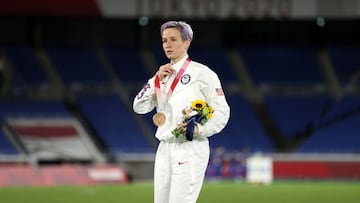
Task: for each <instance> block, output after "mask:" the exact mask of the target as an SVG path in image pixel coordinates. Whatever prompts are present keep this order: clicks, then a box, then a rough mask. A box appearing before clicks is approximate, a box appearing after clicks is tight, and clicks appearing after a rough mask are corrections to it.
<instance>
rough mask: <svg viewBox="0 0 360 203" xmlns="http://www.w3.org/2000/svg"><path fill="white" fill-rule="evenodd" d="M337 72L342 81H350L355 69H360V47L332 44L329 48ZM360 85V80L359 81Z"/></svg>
mask: <svg viewBox="0 0 360 203" xmlns="http://www.w3.org/2000/svg"><path fill="white" fill-rule="evenodd" d="M327 50H328V53H329V55H330V58H331V61H332V63H333V65H334V68H335V72H336V74H337V76H338V79H339V80H340V83H341V84H343V85H345V84H347V83H349V81H350V76H351V74H352V73H353V72H354V71H356V70H357V71H360V48H359V47H350V46H347V47H346V46H330V47H328V48H327ZM357 84H359V85H360V80H358V83H357Z"/></svg>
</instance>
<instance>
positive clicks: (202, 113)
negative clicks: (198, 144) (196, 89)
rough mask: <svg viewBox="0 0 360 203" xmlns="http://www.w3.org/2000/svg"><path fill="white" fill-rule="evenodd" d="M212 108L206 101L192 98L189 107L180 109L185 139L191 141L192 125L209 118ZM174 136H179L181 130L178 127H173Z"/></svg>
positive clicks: (201, 123)
mask: <svg viewBox="0 0 360 203" xmlns="http://www.w3.org/2000/svg"><path fill="white" fill-rule="evenodd" d="M213 113H214V109H213V108H212V106H210V105H209V104H208V103H206V102H205V101H203V100H194V101H193V102H191V106H190V107H186V108H184V109H183V110H182V114H183V117H182V119H181V122H182V123H186V124H187V127H186V133H185V136H186V139H187V140H189V141H191V140H192V139H193V137H194V125H195V123H198V124H200V125H204V124H205V123H206V122H207V121H208V120H209V119H211V118H212V116H213ZM171 133H172V134H173V135H175V137H176V138H177V137H179V136H180V135H181V134H182V132H181V129H180V128H175V129H174V130H173V131H172V132H171Z"/></svg>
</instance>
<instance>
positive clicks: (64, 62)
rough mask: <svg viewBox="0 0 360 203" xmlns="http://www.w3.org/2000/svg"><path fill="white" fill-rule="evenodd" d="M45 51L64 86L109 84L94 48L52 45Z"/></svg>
mask: <svg viewBox="0 0 360 203" xmlns="http://www.w3.org/2000/svg"><path fill="white" fill-rule="evenodd" d="M46 50H47V51H48V53H49V56H50V58H51V60H52V61H53V63H54V65H55V68H56V70H57V71H58V73H59V75H60V77H61V78H62V79H63V81H64V82H65V84H67V85H71V84H85V85H104V84H110V82H111V81H110V80H109V78H108V77H107V75H106V73H105V71H104V69H103V68H102V64H101V62H100V60H99V58H98V56H97V51H96V48H95V47H91V46H80V45H78V46H76V45H56V46H55V45H54V46H48V47H47V48H46Z"/></svg>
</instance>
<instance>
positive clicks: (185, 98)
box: [133, 56, 230, 142]
mask: <svg viewBox="0 0 360 203" xmlns="http://www.w3.org/2000/svg"><path fill="white" fill-rule="evenodd" d="M187 58H188V56H185V57H184V58H183V59H182V60H180V61H179V62H178V63H176V64H174V65H173V66H172V67H173V68H174V69H175V70H176V72H175V74H173V75H171V76H170V78H169V79H168V81H166V82H160V89H161V94H162V96H161V98H162V100H161V102H162V103H164V100H165V98H166V95H167V93H168V91H169V89H170V86H171V84H172V82H173V80H174V78H175V75H176V73H177V72H178V71H179V70H180V69H181V67H182V65H183V63H184V62H185V60H186V59H187ZM155 89H156V88H155V76H153V77H152V78H150V79H149V80H148V83H147V84H146V85H145V86H144V87H143V88H142V90H141V91H140V92H139V93H138V94H137V96H136V97H135V98H134V102H133V109H134V111H135V112H136V113H138V114H146V113H149V112H151V111H152V110H153V109H154V108H155V107H156V110H157V111H161V112H163V113H165V115H166V118H167V120H166V122H165V124H164V125H163V126H160V127H158V128H157V131H156V134H155V136H156V138H157V139H159V140H160V141H175V142H177V141H179V142H185V141H186V138H185V136H180V137H178V138H175V136H174V135H173V134H172V133H171V131H172V130H173V129H175V128H176V127H177V124H178V123H179V121H180V120H181V118H182V116H183V115H182V113H181V111H182V110H183V109H184V108H185V107H189V106H191V102H192V101H194V100H198V99H201V100H204V101H205V102H207V103H208V104H209V105H210V106H212V107H213V109H214V113H213V117H212V118H211V119H210V120H209V121H208V122H207V123H205V124H204V125H200V124H198V127H199V134H198V135H194V139H202V138H206V137H210V136H212V135H214V134H217V133H219V132H220V131H221V130H222V129H223V128H224V127H225V126H226V124H227V122H228V120H229V117H230V107H229V105H228V104H227V101H226V99H225V95H224V92H223V90H222V86H221V82H220V80H219V78H218V76H217V74H216V73H215V72H214V71H212V70H211V69H210V68H208V67H207V66H205V65H203V64H200V63H198V62H195V61H191V62H190V64H189V66H188V67H187V69H186V70H185V72H184V73H183V75H182V77H181V79H180V80H179V82H178V83H177V86H176V87H175V89H174V91H173V94H172V95H171V97H170V98H169V100H168V101H167V102H166V103H165V104H164V105H163V104H160V105H159V104H158V102H157V99H156V93H155ZM161 105H163V106H164V108H162V107H161ZM160 108H161V109H160Z"/></svg>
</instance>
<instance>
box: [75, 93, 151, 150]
mask: <svg viewBox="0 0 360 203" xmlns="http://www.w3.org/2000/svg"><path fill="white" fill-rule="evenodd" d="M77 103H78V104H79V107H80V109H81V111H82V112H83V113H84V114H85V115H86V117H87V119H88V120H89V122H90V123H91V125H92V126H94V128H95V129H96V131H97V134H98V135H99V136H100V137H101V139H102V140H103V142H104V143H105V145H106V146H107V147H108V149H109V151H110V153H113V154H117V153H121V152H123V153H124V152H127V153H130V152H134V153H139V152H153V148H152V146H151V145H150V142H149V141H148V140H147V139H146V137H145V136H144V135H143V133H142V132H141V131H140V129H139V127H138V126H136V123H135V122H134V120H133V116H132V115H131V113H130V112H129V110H128V108H127V107H126V106H125V105H124V104H123V103H122V101H121V100H120V98H119V97H118V96H116V95H106V96H96V95H89V96H79V97H78V98H77Z"/></svg>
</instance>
